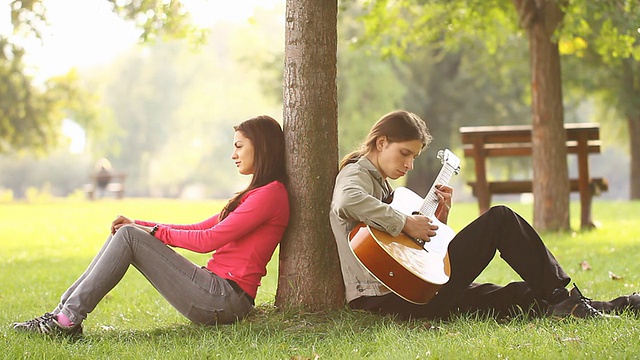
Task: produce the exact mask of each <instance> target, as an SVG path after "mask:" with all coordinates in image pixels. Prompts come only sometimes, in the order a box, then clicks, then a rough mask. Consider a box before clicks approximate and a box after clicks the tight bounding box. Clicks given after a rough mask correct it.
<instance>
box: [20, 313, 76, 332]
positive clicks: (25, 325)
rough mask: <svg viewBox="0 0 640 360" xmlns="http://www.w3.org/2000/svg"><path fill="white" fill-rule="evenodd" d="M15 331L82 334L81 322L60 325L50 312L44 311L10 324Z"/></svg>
mask: <svg viewBox="0 0 640 360" xmlns="http://www.w3.org/2000/svg"><path fill="white" fill-rule="evenodd" d="M11 327H12V328H13V329H14V330H16V331H23V332H30V333H38V334H47V335H56V336H58V335H60V336H69V337H77V336H81V335H82V324H76V325H73V326H62V325H60V323H58V320H56V317H55V316H54V315H53V314H51V313H45V314H44V315H42V316H39V317H37V318H35V319H33V320H29V321H25V322H18V323H14V324H13V325H11Z"/></svg>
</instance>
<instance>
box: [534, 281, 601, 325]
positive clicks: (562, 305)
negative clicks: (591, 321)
mask: <svg viewBox="0 0 640 360" xmlns="http://www.w3.org/2000/svg"><path fill="white" fill-rule="evenodd" d="M547 315H549V316H554V317H560V318H567V317H575V318H580V319H587V318H603V317H607V316H605V315H604V314H603V313H601V312H600V311H598V310H597V309H596V308H594V307H593V306H591V299H588V298H586V297H584V296H583V295H582V293H581V292H580V290H579V289H578V287H577V286H576V285H575V284H573V288H572V289H571V290H569V297H568V298H567V299H565V300H563V301H561V302H559V303H557V304H554V305H551V306H549V308H548V309H547Z"/></svg>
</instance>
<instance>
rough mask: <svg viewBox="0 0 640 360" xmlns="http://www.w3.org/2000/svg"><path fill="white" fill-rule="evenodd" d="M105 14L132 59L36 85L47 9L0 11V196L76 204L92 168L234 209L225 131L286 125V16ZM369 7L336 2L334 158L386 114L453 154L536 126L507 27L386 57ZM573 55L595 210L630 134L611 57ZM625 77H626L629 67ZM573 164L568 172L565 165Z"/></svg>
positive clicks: (571, 79) (574, 116)
mask: <svg viewBox="0 0 640 360" xmlns="http://www.w3.org/2000/svg"><path fill="white" fill-rule="evenodd" d="M102 1H104V0H102ZM112 3H113V4H114V7H113V9H112V11H114V12H115V13H117V14H119V15H121V16H123V17H124V18H127V19H129V20H131V21H134V22H135V23H136V24H137V25H138V27H139V28H140V29H141V35H140V38H141V44H139V45H135V46H132V47H131V48H130V49H129V50H128V51H127V52H125V53H123V54H121V55H120V56H119V57H117V58H116V59H115V60H114V61H112V62H110V63H108V64H106V65H102V66H97V67H93V68H89V69H72V70H71V71H70V72H69V73H67V74H65V75H63V76H58V77H55V78H52V79H47V80H46V81H45V82H44V83H42V84H39V83H36V81H35V80H34V79H33V77H32V76H30V75H28V72H27V71H26V70H25V65H24V62H23V55H24V51H25V50H24V49H23V48H21V46H20V45H19V44H20V42H19V41H16V39H19V38H21V37H25V36H32V37H38V36H39V31H40V29H41V28H42V26H45V24H44V19H45V18H46V12H45V11H44V10H46V9H45V8H44V6H42V3H41V2H40V1H35V0H34V1H11V2H10V4H11V5H10V6H12V15H13V17H12V23H13V24H14V28H13V34H11V35H10V36H5V35H0V189H4V190H3V191H4V192H11V193H12V194H13V198H15V199H20V198H24V197H26V196H27V192H28V191H29V189H33V188H36V189H40V191H41V192H50V193H51V194H52V195H53V196H69V195H71V194H77V193H78V191H80V190H81V189H82V186H83V185H84V184H86V183H88V182H89V181H90V174H91V173H92V172H93V171H94V170H95V169H94V166H95V164H96V162H97V161H98V160H99V159H101V158H107V159H109V161H110V162H111V164H112V166H113V168H114V169H115V170H116V171H119V172H124V173H126V174H127V178H126V194H127V196H153V197H176V198H227V197H229V196H230V195H231V194H232V193H233V192H235V191H237V190H239V189H241V188H242V187H243V186H244V184H245V181H247V179H245V178H243V177H241V176H239V175H237V173H236V171H235V168H234V165H233V163H232V161H231V160H230V156H231V151H232V139H233V128H232V127H233V125H235V124H238V123H239V122H241V121H242V120H245V119H247V118H250V117H253V116H256V115H260V114H268V115H271V116H273V117H274V118H276V119H278V120H280V119H281V117H282V64H283V57H284V53H283V44H284V38H283V37H284V28H283V23H284V20H283V16H284V1H283V2H282V3H281V4H280V5H279V6H276V7H273V8H257V9H256V10H255V12H254V15H253V16H252V17H251V18H250V19H249V21H247V22H242V23H239V22H231V21H230V22H225V21H219V22H216V23H215V25H213V26H212V27H211V28H208V29H199V28H196V27H194V26H192V25H191V24H190V23H189V16H188V13H186V12H185V10H184V8H182V7H181V6H180V3H179V2H178V1H151V0H145V1H117V2H116V1H113V2H112ZM369 3H371V2H363V1H357V0H350V1H343V2H341V3H340V11H339V26H338V37H339V44H338V79H337V81H338V101H339V107H338V109H339V141H340V144H339V145H340V153H341V155H344V154H346V153H347V152H348V151H350V150H352V149H354V148H356V147H357V146H358V145H359V141H360V140H361V139H362V138H363V137H364V136H365V135H366V133H367V131H368V129H369V128H370V126H371V124H372V123H373V122H374V121H376V120H377V119H378V118H379V117H380V116H381V115H383V114H384V113H386V112H388V111H391V110H393V109H397V108H404V109H407V110H410V111H413V112H415V113H417V114H419V115H420V116H421V117H423V118H424V119H425V120H426V121H427V125H428V127H429V129H430V131H431V133H432V134H433V135H434V142H433V144H432V145H431V148H432V149H439V148H445V147H447V148H451V149H452V150H454V151H456V150H459V149H458V147H459V136H458V133H457V131H458V127H460V126H471V125H498V124H505V125H506V124H528V123H530V122H531V110H530V100H529V99H530V98H531V96H530V90H529V83H530V74H529V63H528V61H529V57H528V44H527V39H526V37H523V35H522V34H520V33H519V32H518V31H515V30H514V29H515V28H513V27H508V28H505V29H504V32H505V33H508V35H507V36H503V37H502V38H501V40H500V41H497V40H496V41H487V39H486V38H485V39H480V38H478V37H477V36H480V35H482V34H483V33H482V31H480V30H481V29H479V30H478V31H479V33H478V34H473V33H470V34H469V36H468V39H466V41H464V42H460V43H457V44H456V46H455V47H445V46H443V41H444V38H443V37H444V32H441V33H440V36H438V35H437V33H435V34H436V35H433V33H432V34H431V35H430V37H424V38H421V39H419V41H420V46H416V45H415V43H414V42H408V43H407V44H404V45H403V46H398V47H389V46H387V45H388V44H386V43H381V42H380V41H382V40H384V41H389V39H390V38H389V37H380V38H376V37H372V35H371V34H372V33H371V30H370V29H368V28H367V27H370V26H376V24H377V26H381V24H385V23H383V20H382V17H379V18H377V19H378V20H375V19H376V18H375V17H374V18H372V16H373V15H371V14H372V13H373V14H374V15H375V12H371V9H370V8H368V7H367V4H369ZM116 5H117V6H116ZM134 5H135V6H134ZM442 11H446V8H443V9H442ZM141 14H144V16H141ZM398 16H400V15H398ZM495 16H498V15H495ZM500 16H503V15H500ZM514 16H515V14H514ZM638 18H640V16H639V17H636V19H638ZM363 19H364V20H363ZM579 19H581V18H580V14H573V13H571V14H570V16H568V23H569V24H570V25H571V26H575V27H578V26H585V25H584V24H582V23H581V22H580V21H579ZM611 19H614V20H615V18H611ZM396 20H397V22H396V23H395V27H396V30H398V31H402V29H403V26H405V25H407V24H409V25H414V26H415V23H412V22H411V21H410V20H411V19H404V20H403V18H402V17H396ZM497 20H500V21H497ZM506 20H508V19H496V21H495V22H494V25H495V24H496V23H502V24H507V23H508V21H506ZM376 21H377V22H376ZM602 21H603V23H602V24H599V25H598V26H603V29H605V31H610V32H611V31H614V29H615V28H616V27H615V26H616V25H615V23H613V24H611V22H609V25H606V24H605V23H606V20H605V19H604V18H603V20H602ZM387 25H388V23H387ZM391 25H392V26H393V25H394V24H393V23H392V24H391ZM636 25H637V24H636ZM503 26H507V25H503ZM607 26H608V27H607ZM636 27H637V26H636ZM79 30H80V31H81V29H79ZM474 36H476V37H474ZM393 38H394V37H391V39H393ZM381 39H382V40H381ZM396 39H401V37H397V38H396ZM585 39H586V40H584V41H585V42H586V41H589V39H588V38H585ZM489 40H491V39H489ZM398 41H400V40H398ZM412 44H413V45H412ZM580 44H581V42H580V41H577V40H575V39H574V41H568V42H565V43H564V46H565V53H567V54H568V55H567V56H564V57H563V81H564V88H563V91H564V95H565V96H564V100H565V122H591V121H594V122H600V123H602V124H603V130H602V133H601V136H602V138H603V143H604V146H603V153H602V154H601V155H597V156H592V158H591V166H592V175H593V176H606V177H607V178H608V180H609V182H610V189H609V192H607V193H606V194H603V196H604V197H607V198H620V199H626V198H628V197H629V191H628V188H629V186H628V184H629V155H628V151H629V149H628V144H627V142H628V139H627V136H628V135H626V131H627V130H626V129H627V128H626V125H625V122H624V118H625V116H624V114H621V113H620V111H619V110H616V109H615V108H614V107H613V105H615V101H614V100H615V99H618V97H617V95H616V93H614V92H612V91H610V90H611V86H612V85H611V84H610V82H609V83H608V82H607V80H609V81H611V79H612V77H613V76H614V75H613V73H612V72H613V71H615V69H619V68H621V67H614V66H608V67H603V66H602V61H603V60H602V59H603V54H605V55H606V54H609V53H610V52H607V50H601V53H600V54H595V53H594V54H591V53H590V52H589V51H590V50H591V49H595V48H594V47H592V48H590V47H586V48H585V47H584V46H581V45H580ZM576 53H580V54H579V55H580V56H569V55H575V54H576ZM605 57H606V56H605ZM606 59H607V60H606V61H610V62H611V63H613V62H616V61H619V62H622V60H619V59H618V58H615V57H606ZM630 62H631V64H630V65H628V66H632V67H636V68H637V61H634V60H630ZM618 109H620V108H619V107H618ZM637 109H640V107H638V108H637ZM65 126H66V127H73V128H76V129H78V128H79V129H82V131H81V134H82V137H83V138H82V139H81V140H82V141H81V142H82V143H83V144H84V146H83V147H82V148H80V149H78V148H74V147H73V146H71V142H72V139H71V138H70V137H69V136H68V135H65V134H68V133H66V132H65V131H63V129H64V128H65ZM78 140H79V139H77V138H74V139H73V141H74V142H77V141H78ZM434 155H435V152H429V151H428V152H427V155H426V156H421V157H420V158H419V164H418V165H417V166H416V170H415V171H414V172H413V173H412V176H411V177H410V178H409V181H412V180H411V179H420V180H418V181H424V182H425V183H427V184H430V181H429V180H428V177H429V174H431V175H434V174H433V169H434V168H435V167H437V166H438V164H437V161H436V160H435V157H434ZM570 165H571V166H575V164H573V163H572V159H570ZM492 168H496V167H495V166H494V167H492ZM464 169H465V164H464V163H463V175H462V176H460V177H459V178H458V179H456V180H455V181H456V183H454V185H456V186H457V187H458V188H459V190H458V192H457V196H458V198H459V199H468V198H470V194H469V192H468V189H466V187H465V185H464V181H465V180H467V179H470V178H471V177H472V176H473V173H472V172H471V171H468V172H467V173H465V172H464ZM498 171H499V172H500V173H497V174H493V176H496V177H498V176H510V177H519V176H520V177H529V176H530V172H531V165H530V163H528V162H527V161H522V162H519V163H516V164H514V163H508V164H507V163H505V164H504V166H502V167H500V170H498ZM571 171H575V170H571ZM425 179H427V180H425ZM414 181H415V180H414ZM31 191H32V190H31ZM1 198H2V197H0V199H1Z"/></svg>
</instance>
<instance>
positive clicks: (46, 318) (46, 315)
mask: <svg viewBox="0 0 640 360" xmlns="http://www.w3.org/2000/svg"><path fill="white" fill-rule="evenodd" d="M53 318H54V316H53V314H52V313H44V315H42V316H38V317H37V318H35V319H33V320H29V321H27V322H26V323H25V324H26V325H27V326H40V324H42V323H44V322H46V321H49V320H52V319H53Z"/></svg>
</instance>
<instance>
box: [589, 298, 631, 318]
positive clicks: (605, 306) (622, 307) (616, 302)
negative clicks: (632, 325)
mask: <svg viewBox="0 0 640 360" xmlns="http://www.w3.org/2000/svg"><path fill="white" fill-rule="evenodd" d="M590 305H591V306H593V307H594V308H596V309H597V310H598V311H600V312H603V313H605V314H606V313H617V314H619V313H622V312H625V311H629V312H631V313H634V314H640V294H638V293H633V294H631V295H625V296H619V297H617V298H615V299H613V300H610V301H590Z"/></svg>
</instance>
